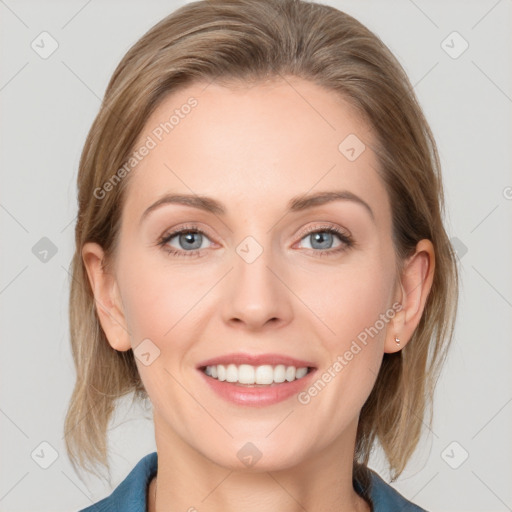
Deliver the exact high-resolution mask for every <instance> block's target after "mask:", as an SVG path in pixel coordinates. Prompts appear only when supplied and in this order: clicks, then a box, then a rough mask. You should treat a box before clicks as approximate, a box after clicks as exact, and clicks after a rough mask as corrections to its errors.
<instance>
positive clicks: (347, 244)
mask: <svg viewBox="0 0 512 512" xmlns="http://www.w3.org/2000/svg"><path fill="white" fill-rule="evenodd" d="M183 233H198V234H201V235H205V236H206V237H208V234H207V233H205V232H204V231H202V230H201V229H199V228H198V227H197V226H196V225H190V226H184V227H182V228H180V229H178V230H176V231H173V232H171V233H168V234H166V235H164V236H163V237H161V238H160V240H159V241H158V245H159V246H160V247H162V249H163V250H164V251H166V252H167V253H168V254H169V255H171V256H176V257H182V256H183V257H193V256H197V255H199V253H200V252H201V251H202V249H195V250H193V251H180V250H177V249H174V248H171V247H169V246H167V243H168V242H169V241H170V240H172V239H173V238H174V237H175V236H177V235H181V234H183ZM313 233H331V234H333V235H337V236H338V237H339V239H340V240H341V241H342V242H343V245H341V246H340V247H338V248H336V249H334V250H332V249H324V250H314V249H310V250H311V251H313V252H314V253H315V254H317V255H319V256H321V257H324V256H334V255H337V254H339V253H341V252H343V251H346V250H347V249H349V248H351V247H353V246H354V241H353V239H352V237H351V236H349V235H347V234H345V233H343V232H342V231H340V230H339V229H338V228H337V227H335V226H324V227H318V226H315V227H314V228H311V229H308V230H306V231H305V232H303V233H301V237H300V240H302V239H303V238H305V237H306V236H308V235H311V234H313ZM208 238H209V237H208Z"/></svg>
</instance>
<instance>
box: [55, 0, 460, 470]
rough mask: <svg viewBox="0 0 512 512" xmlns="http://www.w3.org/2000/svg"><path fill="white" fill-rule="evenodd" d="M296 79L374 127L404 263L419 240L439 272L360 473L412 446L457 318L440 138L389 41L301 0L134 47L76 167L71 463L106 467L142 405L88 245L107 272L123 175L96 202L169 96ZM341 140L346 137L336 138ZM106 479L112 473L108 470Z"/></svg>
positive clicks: (369, 435) (389, 364) (383, 387)
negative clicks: (111, 438)
mask: <svg viewBox="0 0 512 512" xmlns="http://www.w3.org/2000/svg"><path fill="white" fill-rule="evenodd" d="M283 74H285V75H290V76H296V77H299V78H303V79H306V80H309V81H311V82H313V83H315V84H317V85H320V86H322V87H324V88H327V89H328V90H330V91H332V92H333V93H338V94H339V95H341V96H342V97H343V98H344V99H345V100H347V101H348V102H349V103H351V104H352V105H353V106H354V107H355V108H357V109H358V111H359V112H360V114H361V115H362V116H363V117H364V118H365V119H366V120H367V121H368V122H369V123H370V126H371V127H372V129H373V131H374V133H375V135H376V139H377V141H378V143H377V147H375V148H373V149H374V150H375V151H376V153H377V156H378V159H379V163H380V169H379V170H378V171H379V173H380V175H381V177H382V179H383V182H384V184H385V186H386V189H387V192H388V195H389V200H390V204H391V207H392V220H393V242H394V246H395V251H396V255H397V259H398V261H399V268H398V269H397V270H399V269H400V264H401V262H403V261H404V259H405V258H406V257H407V256H409V255H411V254H413V253H414V250H415V247H416V244H417V243H418V241H420V240H422V239H429V240H431V241H432V243H433V246H434V250H435V254H436V266H435V274H434V278H433V284H432V288H431V291H430V293H429V296H428V299H427V302H426V306H425V310H424V313H423V316H422V318H421V320H420V323H419V325H418V327H417V329H416V330H415V332H414V334H413V337H412V339H411V340H410V342H409V343H408V344H407V345H406V346H405V347H404V348H403V349H402V350H401V351H399V352H396V353H393V354H384V358H383V362H382V366H381V369H380V372H379V374H378V377H377V381H376V384H375V386H374V388H373V391H372V392H371V394H370V396H369V398H368V400H367V401H366V403H365V404H364V406H363V408H362V410H361V414H360V419H359V425H358V431H357V439H356V450H355V458H354V468H355V469H356V470H358V471H359V469H358V468H365V467H366V465H367V463H368V460H369V457H370V452H371V450H372V447H373V445H374V442H375V441H376V440H378V441H379V443H380V445H381V446H382V448H383V450H384V452H385V454H386V457H387V459H388V462H389V467H390V470H391V474H392V478H393V479H395V478H396V477H398V475H400V473H401V472H402V471H403V469H404V467H405V465H406V463H407V461H408V459H409V458H410V456H411V455H412V453H413V451H414V449H415V448H416V446H417V444H418V441H419V439H420V436H421V432H422V424H423V419H424V418H425V416H426V415H427V412H428V413H429V414H428V415H429V419H428V421H429V423H431V421H432V414H431V412H432V411H431V401H432V397H433V391H434V386H435V383H436V381H437V378H438V376H439V372H440V369H441V366H442V362H443V360H444V358H445V356H446V350H447V348H448V346H449V344H450V342H451V339H452V337H453V330H454V323H455V317H456V311H457V297H458V270H457V260H456V256H455V253H454V251H453V248H452V246H451V244H450V241H449V239H448V236H447V234H446V232H445V229H444V226H443V220H442V215H443V214H444V197H443V188H442V179H441V174H440V163H439V157H438V153H437V149H436V144H435V140H434V138H433V135H432V133H431V131H430V128H429V126H428V123H427V121H426V119H425V117H424V115H423V113H422V110H421V108H420V106H419V104H418V102H417V99H416V97H415V94H414V91H413V88H412V86H411V84H410V82H409V80H408V78H407V76H406V74H405V72H404V70H403V69H402V67H401V66H400V64H399V63H398V61H397V60H396V58H395V57H394V56H393V55H392V53H391V52H390V51H389V49H388V48H387V47H386V46H385V45H384V44H383V43H382V41H381V40H380V39H379V38H378V37H377V36H376V35H375V34H373V33H372V32H371V31H370V30H368V29H367V28H366V27H365V26H363V25H362V24H361V23H360V22H358V21H357V20H355V19H354V18H352V17H351V16H349V15H347V14H345V13H343V12H341V11H339V10H337V9H335V8H333V7H330V6H327V5H322V4H318V3H309V2H306V1H301V0H207V1H196V2H192V3H189V4H186V5H185V6H183V7H181V8H179V9H177V10H176V11H175V12H173V13H172V14H171V15H169V16H167V17H166V18H164V19H163V20H161V21H160V22H159V23H158V24H156V25H155V26H154V27H152V28H151V29H150V30H149V31H148V32H147V33H146V34H145V35H143V36H142V37H141V38H140V40H139V41H137V42H136V43H135V45H134V46H133V47H132V48H131V49H130V50H129V51H128V52H127V54H126V55H125V56H124V58H123V59H122V60H121V62H120V63H119V65H118V67H117V68H116V70H115V72H114V74H113V76H112V78H111V80H110V82H109V84H108V87H107V89H106V92H105V97H104V100H103V103H102V105H101V108H100V111H99V113H98V115H97V117H96V119H95V121H94V123H93V125H92V127H91V129H90V132H89V134H88V137H87V140H86V142H85V146H84V148H83V152H82V155H81V159H80V164H79V172H78V183H77V184H78V219H77V223H76V231H75V241H76V250H75V254H74V257H73V260H72V262H71V274H72V280H71V290H70V298H69V315H70V316H69V318H70V335H71V347H72V354H73V358H74V362H75V367H76V374H77V376H76V377H77V378H76V384H75V387H74V391H73V394H72V396H71V399H70V403H69V408H68V411H67V415H66V419H65V426H64V428H65V442H66V449H67V451H68V455H69V457H70V460H71V462H72V464H73V466H74V467H75V469H76V464H78V465H79V466H81V467H82V468H84V469H87V470H88V471H92V472H94V470H93V467H92V465H91V463H93V464H95V465H97V464H98V463H100V464H102V465H103V466H106V467H107V468H109V464H108V458H107V427H108V423H109V420H110V418H111V414H112V412H113V411H114V409H115V405H116V404H115V401H116V400H117V399H118V398H120V397H122V396H124V395H126V394H128V393H131V392H134V397H135V398H140V399H144V398H147V394H146V391H145V389H144V386H143V384H142V382H141V379H140V377H139V374H138V371H137V366H136V364H135V360H134V355H133V352H132V351H131V350H130V351H126V352H118V351H116V350H114V349H113V348H112V347H111V346H110V345H109V343H108V341H107V339H106V336H105V334H104V332H103V330H102V328H101V326H100V323H99V320H98V316H97V312H96V306H95V301H94V296H93V293H92V290H91V286H90V283H89V281H88V278H87V273H86V270H85V267H84V262H83V260H82V257H81V250H82V247H83V245H84V243H86V242H96V243H98V244H100V245H101V246H102V247H103V249H104V251H105V261H104V265H105V269H106V270H107V271H108V269H109V268H110V267H109V264H110V263H111V262H112V261H113V258H114V256H115V248H116V243H117V240H118V228H119V223H120V215H121V209H122V205H123V200H124V191H125V188H126V185H127V182H128V181H129V177H125V178H124V179H123V180H120V181H119V183H118V184H117V185H116V186H115V187H112V189H111V190H110V191H109V192H108V193H106V194H102V195H101V198H99V197H97V196H99V194H98V193H96V192H95V191H97V190H99V189H100V188H101V187H102V186H103V185H104V183H105V182H106V181H108V180H109V178H110V177H111V176H112V174H113V171H115V170H117V169H120V168H121V167H122V166H123V164H124V163H125V161H126V159H127V158H129V155H130V153H131V151H132V149H133V145H134V143H135V141H136V139H137V137H138V135H139V134H140V133H141V131H142V130H143V128H144V126H145V123H146V121H147V119H148V117H149V116H150V114H151V113H152V112H153V111H154V110H155V109H156V108H157V106H158V105H159V103H160V102H161V101H162V100H163V98H164V97H165V96H166V95H167V94H169V93H171V92H174V91H176V90H178V89H179V88H183V87H186V86H187V85H190V84H191V83H193V82H194V81H204V80H208V81H210V80H212V81H217V82H220V83H225V84H229V83H231V84H234V83H236V82H238V83H246V82H249V81H264V80H268V79H271V78H279V76H281V75H283ZM340 142H341V141H340ZM109 471H110V469H109Z"/></svg>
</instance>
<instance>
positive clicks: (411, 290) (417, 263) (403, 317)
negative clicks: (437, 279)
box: [384, 239, 435, 353]
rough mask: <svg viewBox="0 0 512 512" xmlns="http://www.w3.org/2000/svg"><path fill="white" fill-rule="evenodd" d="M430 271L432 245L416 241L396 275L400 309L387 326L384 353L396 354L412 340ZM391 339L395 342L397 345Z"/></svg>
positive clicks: (419, 316)
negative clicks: (410, 254)
mask: <svg viewBox="0 0 512 512" xmlns="http://www.w3.org/2000/svg"><path fill="white" fill-rule="evenodd" d="M434 269H435V252H434V246H433V244H432V242H431V241H430V240H427V239H424V240H420V241H419V242H418V244H417V245H416V252H415V253H414V254H413V255H412V256H410V257H409V258H408V259H407V260H406V262H405V264H404V268H403V270H402V275H401V276H400V290H399V291H398V292H397V294H396V297H397V302H400V303H401V304H402V308H401V309H400V310H399V311H398V312H397V313H396V314H395V316H394V317H393V319H392V320H391V321H390V323H389V326H388V330H387V333H386V341H385V346H384V352H387V353H392V352H398V351H399V350H401V349H402V348H403V347H404V346H405V345H406V344H407V343H408V342H409V341H410V339H411V338H412V335H413V334H414V331H415V330H416V327H417V326H418V324H419V322H420V320H421V317H422V315H423V310H424V309H425V304H426V302H427V298H428V294H429V293H430V289H431V287H432V282H433V280H434ZM395 338H398V339H399V343H398V342H396V341H395Z"/></svg>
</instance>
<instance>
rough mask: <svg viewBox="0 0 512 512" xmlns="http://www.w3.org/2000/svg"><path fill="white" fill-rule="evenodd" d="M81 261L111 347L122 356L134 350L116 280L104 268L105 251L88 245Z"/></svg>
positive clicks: (98, 246) (89, 243) (84, 249)
mask: <svg viewBox="0 0 512 512" xmlns="http://www.w3.org/2000/svg"><path fill="white" fill-rule="evenodd" d="M82 259H83V261H84V265H85V268H86V270H87V275H88V276H89V282H90V283H91V289H92V291H93V293H94V302H95V305H96V311H97V313H98V317H99V320H100V323H101V327H102V328H103V331H104V332H105V335H106V337H107V340H108V342H109V344H110V346H111V347H112V348H114V349H115V350H119V351H122V352H123V351H126V350H129V349H131V348H132V347H131V343H130V336H129V332H128V328H127V325H126V320H125V315H124V311H123V307H122V302H121V298H120V295H119V290H118V286H117V283H116V280H115V277H114V276H113V275H112V274H110V273H108V272H106V271H105V269H104V268H103V263H104V251H103V248H102V247H101V246H100V245H99V244H97V243H93V242H87V243H85V244H84V246H83V247H82Z"/></svg>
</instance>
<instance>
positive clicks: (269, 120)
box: [125, 77, 387, 215]
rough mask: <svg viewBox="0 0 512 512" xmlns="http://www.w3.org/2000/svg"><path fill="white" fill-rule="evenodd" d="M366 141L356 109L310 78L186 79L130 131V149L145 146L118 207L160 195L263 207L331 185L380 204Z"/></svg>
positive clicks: (140, 204)
mask: <svg viewBox="0 0 512 512" xmlns="http://www.w3.org/2000/svg"><path fill="white" fill-rule="evenodd" d="M373 144H374V135H373V133H372V131H371V129H370V127H369V126H368V125H367V123H366V122H365V121H364V120H363V118H362V117H361V116H360V115H359V114H358V112H357V111H356V109H355V108H353V107H352V106H351V105H350V104H349V103H348V102H347V101H345V100H344V99H343V98H342V97H341V96H340V95H338V94H337V93H335V92H332V91H328V90H326V89H324V88H322V87H320V86H318V85H316V84H313V83H311V82H309V81H305V80H302V79H298V78H295V77H293V78H287V79H286V80H283V79H279V80H272V81H270V82H266V83H259V84H256V85H254V84H245V85H244V84H239V85H237V86H231V85H230V86H229V87H226V86H222V85H220V84H217V83H210V84H208V83H194V84H192V85H190V86H188V87H186V88H183V89H181V90H179V91H177V92H173V93H172V94H169V95H168V96H167V97H166V98H164V100H163V101H162V102H161V103H160V104H159V106H158V107H157V109H156V110H155V111H154V112H153V113H152V115H151V116H150V118H149V119H148V121H147V122H146V125H145V128H144V130H143V131H142V132H141V134H140V135H139V137H138V140H137V142H136V144H135V146H134V147H135V149H137V148H140V147H141V146H143V145H147V146H148V147H151V149H150V150H149V151H147V152H146V153H147V154H146V155H145V156H144V157H143V158H141V159H140V161H139V163H138V164H137V165H136V167H135V168H134V170H133V171H132V172H131V173H130V183H129V186H128V191H127V197H126V201H125V207H126V209H127V210H129V212H126V213H127V214H130V212H132V213H134V214H135V212H137V213H138V214H139V215H140V214H141V212H142V210H143V209H144V208H145V207H147V206H148V205H149V204H150V203H151V202H154V201H155V200H156V199H158V198H159V197H160V196H162V195H164V194H165V193H169V192H177V193H187V194H199V195H207V196H213V197H216V198H218V199H219V200H220V201H222V202H226V204H228V208H229V204H234V203H236V204H237V206H238V207H239V206H246V207H248V208H249V207H256V208H259V207H261V205H262V204H266V205H268V207H269V208H270V207H271V205H272V204H273V203H274V202H275V203H276V205H277V202H279V206H283V205H284V204H285V203H287V201H288V199H289V198H290V197H293V196H297V195H299V194H304V193H307V192H314V191H316V190H329V189H333V188H336V189H349V190H350V191H351V192H353V193H355V194H357V195H360V196H363V197H364V198H365V200H366V201H367V202H369V203H374V204H375V209H377V210H378V209H379V203H382V204H381V208H383V209H384V210H385V209H386V202H387V195H386V193H385V190H384V187H383V184H382V183H381V180H380V178H379V176H378V174H377V168H378V161H377V159H376V156H375V154H374V153H373V151H372V150H371V149H370V145H373ZM347 150H348V153H347ZM361 150H362V152H361V153H360V155H359V156H357V155H358V153H359V152H360V151H361ZM354 154H355V156H356V157H357V158H355V159H354ZM380 213H381V214H384V213H385V212H384V211H382V212H380Z"/></svg>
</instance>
